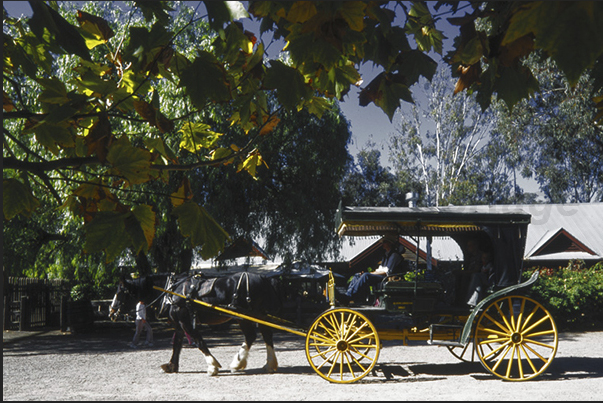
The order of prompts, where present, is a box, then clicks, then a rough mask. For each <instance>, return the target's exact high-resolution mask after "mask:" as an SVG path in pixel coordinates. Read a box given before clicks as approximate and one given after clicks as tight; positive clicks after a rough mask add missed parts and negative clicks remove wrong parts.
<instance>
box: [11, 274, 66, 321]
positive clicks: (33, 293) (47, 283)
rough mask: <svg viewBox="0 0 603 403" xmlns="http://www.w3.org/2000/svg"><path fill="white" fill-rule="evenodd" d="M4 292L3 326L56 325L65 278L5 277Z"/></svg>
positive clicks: (64, 290) (63, 292) (64, 287)
mask: <svg viewBox="0 0 603 403" xmlns="http://www.w3.org/2000/svg"><path fill="white" fill-rule="evenodd" d="M4 291H5V293H4V330H28V329H35V328H41V327H45V326H60V320H61V318H60V315H61V297H63V296H68V295H69V282H68V281H67V280H45V279H35V278H22V277H9V278H8V282H7V284H5V290H4Z"/></svg>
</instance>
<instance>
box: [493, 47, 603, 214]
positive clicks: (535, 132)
mask: <svg viewBox="0 0 603 403" xmlns="http://www.w3.org/2000/svg"><path fill="white" fill-rule="evenodd" d="M526 64H527V65H529V66H530V69H531V70H532V71H535V72H536V77H537V78H538V80H539V82H540V83H541V86H540V91H539V92H538V93H537V94H536V95H535V96H534V97H532V98H530V99H529V100H523V101H521V102H519V103H518V104H517V105H516V106H515V108H514V109H513V112H512V113H511V114H509V115H507V114H501V120H500V123H499V125H498V127H497V132H500V134H501V136H502V139H503V141H504V142H505V143H506V144H508V147H507V150H508V151H510V152H509V153H508V156H509V157H511V158H514V159H516V161H517V166H518V168H519V169H521V170H522V172H523V174H524V175H525V176H527V177H534V178H535V179H536V181H537V182H538V183H539V185H540V189H541V190H542V191H543V193H544V195H545V197H546V198H547V199H548V201H549V202H552V203H568V202H570V203H576V202H579V203H588V202H594V201H603V161H601V158H600V156H601V154H602V153H603V129H602V128H601V127H600V126H597V125H596V124H594V119H595V113H594V110H593V107H592V106H593V105H592V99H593V98H596V97H598V96H601V94H602V91H601V90H598V91H595V86H594V85H593V80H592V77H591V74H590V72H589V71H587V72H585V73H584V74H583V75H582V76H581V77H580V79H579V80H578V83H577V85H576V86H575V87H571V86H570V85H569V83H568V81H567V79H566V78H565V77H564V76H563V74H562V73H561V72H560V71H559V69H558V68H557V66H556V64H555V63H554V62H552V61H550V60H546V59H545V60H543V59H542V58H539V57H537V55H534V57H530V58H528V60H526Z"/></svg>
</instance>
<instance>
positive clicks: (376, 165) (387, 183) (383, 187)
mask: <svg viewBox="0 0 603 403" xmlns="http://www.w3.org/2000/svg"><path fill="white" fill-rule="evenodd" d="M380 157H381V153H380V152H379V151H378V150H376V149H375V148H374V143H369V144H367V147H366V148H365V149H363V150H361V151H360V152H359V153H358V163H357V164H350V166H349V167H348V170H347V173H346V176H345V178H344V180H343V184H342V200H343V203H344V204H345V205H356V206H385V207H387V206H402V205H404V203H405V194H406V193H405V191H404V190H406V189H408V190H410V188H411V187H410V186H408V185H407V184H406V183H404V182H402V183H401V182H399V181H398V180H397V177H396V176H395V175H394V174H392V173H391V172H389V170H388V169H387V168H385V167H383V166H381V163H380V161H379V160H380Z"/></svg>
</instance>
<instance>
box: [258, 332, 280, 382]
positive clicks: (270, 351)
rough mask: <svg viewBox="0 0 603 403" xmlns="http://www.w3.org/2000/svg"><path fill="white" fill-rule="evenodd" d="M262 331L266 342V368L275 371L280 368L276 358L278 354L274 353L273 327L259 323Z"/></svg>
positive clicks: (270, 371) (268, 370)
mask: <svg viewBox="0 0 603 403" xmlns="http://www.w3.org/2000/svg"><path fill="white" fill-rule="evenodd" d="M259 327H260V332H261V333H262V338H263V339H264V342H265V343H266V365H264V369H265V370H266V371H267V372H269V373H273V372H276V370H277V369H278V361H277V360H276V354H275V353H274V343H273V340H272V328H270V327H269V326H265V325H259Z"/></svg>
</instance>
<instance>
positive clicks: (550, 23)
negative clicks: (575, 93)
mask: <svg viewBox="0 0 603 403" xmlns="http://www.w3.org/2000/svg"><path fill="white" fill-rule="evenodd" d="M602 18H603V3H601V2H557V1H541V2H529V3H527V4H524V5H522V6H521V7H517V9H516V10H515V11H514V15H513V17H512V18H511V19H510V23H509V27H508V29H507V31H506V34H505V37H504V38H503V41H502V44H503V45H506V44H508V43H511V42H513V41H514V40H516V39H519V38H521V37H522V36H524V35H527V34H530V33H531V34H533V35H534V36H535V42H534V45H535V47H536V48H541V49H544V50H545V51H546V52H548V54H550V55H551V56H552V57H553V59H555V61H556V62H557V64H558V65H559V67H560V68H561V70H562V71H563V72H564V73H565V74H566V76H567V78H568V81H569V82H570V84H571V85H574V84H576V83H577V82H578V79H579V78H580V76H581V74H582V72H583V71H584V70H585V69H586V68H589V67H592V66H593V65H594V62H595V60H597V58H598V57H599V56H600V55H601V54H603V30H602V29H601V20H602Z"/></svg>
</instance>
